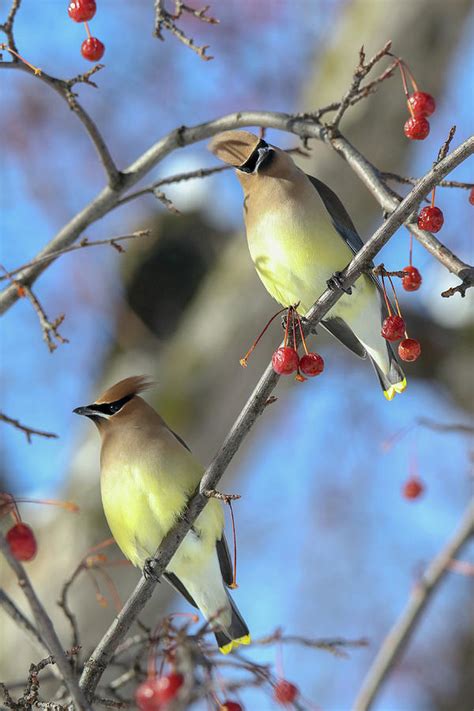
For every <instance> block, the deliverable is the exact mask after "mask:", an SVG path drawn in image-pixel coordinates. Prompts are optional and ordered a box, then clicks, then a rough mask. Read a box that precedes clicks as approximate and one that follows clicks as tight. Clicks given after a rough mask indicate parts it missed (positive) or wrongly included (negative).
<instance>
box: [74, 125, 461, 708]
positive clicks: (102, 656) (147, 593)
mask: <svg viewBox="0 0 474 711" xmlns="http://www.w3.org/2000/svg"><path fill="white" fill-rule="evenodd" d="M472 152H474V138H473V139H472V140H470V141H465V142H464V143H463V144H462V145H461V146H459V147H458V148H457V149H456V150H454V151H453V152H452V153H451V154H450V155H449V156H448V157H447V158H445V159H444V160H443V161H441V162H440V163H439V164H438V165H437V166H436V169H434V168H433V169H432V170H431V171H430V172H429V173H427V175H425V176H424V177H423V178H421V180H420V181H419V182H418V184H417V185H416V186H415V187H414V188H413V190H411V192H410V193H409V194H408V195H407V196H406V197H405V198H404V199H403V200H402V202H401V203H400V204H399V205H398V206H397V208H396V209H395V210H394V211H393V212H392V214H391V215H390V216H389V217H388V219H387V220H386V221H385V222H384V224H383V225H382V226H381V227H379V229H378V230H377V231H376V232H375V234H374V235H373V236H372V237H371V238H370V239H369V241H368V242H367V243H366V244H365V245H364V247H363V248H362V249H361V250H360V251H359V252H358V253H357V255H356V256H355V257H354V259H353V260H352V261H351V263H350V264H349V266H348V267H347V268H346V269H345V270H344V271H343V272H341V276H340V279H341V288H340V289H337V290H330V289H327V290H326V291H325V292H324V293H323V294H322V296H321V297H320V298H319V299H318V301H317V302H316V304H315V305H314V306H313V307H312V308H311V309H310V311H309V312H308V314H307V316H306V320H305V325H304V330H305V331H306V332H309V331H310V330H311V329H313V328H315V327H316V325H317V324H318V323H319V321H320V320H321V319H322V318H323V317H324V316H325V314H326V313H327V312H328V311H329V310H330V309H331V308H332V307H333V306H334V304H335V303H336V302H337V301H338V299H339V298H340V297H341V296H342V295H343V293H344V291H345V290H347V289H348V288H349V287H350V286H352V284H353V283H354V282H355V281H356V279H357V278H358V277H359V276H360V275H361V274H362V272H363V271H365V269H366V268H367V266H368V264H369V263H370V262H371V261H372V259H373V258H374V257H375V255H376V254H377V252H378V251H379V250H380V249H381V248H382V247H383V246H384V245H385V244H386V243H387V242H388V240H389V239H390V237H391V236H392V235H393V234H394V233H395V232H396V230H397V229H398V228H399V227H400V225H401V224H403V222H404V221H405V220H406V219H407V217H408V216H409V215H410V214H411V213H412V212H413V209H414V208H415V207H416V205H417V204H418V203H419V201H420V200H421V199H422V198H423V196H424V195H426V194H427V193H428V192H429V191H430V190H431V189H432V188H433V186H434V184H435V183H436V181H437V179H438V178H439V177H444V175H446V174H447V173H448V172H450V170H452V169H453V167H455V166H456V165H458V164H459V163H460V162H462V160H464V159H465V158H466V157H467V155H470V153H472ZM278 380H279V376H278V375H277V374H276V373H275V372H274V370H273V368H272V366H271V364H269V365H268V366H267V369H266V370H265V372H264V374H263V376H262V377H261V379H260V381H259V383H258V384H257V386H256V388H255V390H254V391H253V393H252V395H251V396H250V398H249V400H248V401H247V403H246V405H245V406H244V408H243V410H242V412H241V413H240V415H239V416H238V417H237V420H236V421H235V422H234V424H233V426H232V428H231V430H230V432H229V434H228V435H227V437H226V438H225V440H224V443H223V444H222V447H221V448H220V450H219V451H218V452H217V454H216V455H215V457H214V459H213V460H212V462H211V464H210V465H209V466H208V468H207V469H206V471H205V473H204V475H203V477H202V479H201V483H200V486H199V489H198V490H197V491H196V492H194V494H193V496H192V497H191V499H190V501H189V502H188V505H187V506H186V508H185V509H184V511H183V513H182V515H181V517H180V520H179V522H178V523H177V524H176V525H175V526H174V527H173V528H172V529H171V531H169V533H168V534H167V535H166V536H165V538H164V539H163V541H162V543H161V545H160V547H159V548H158V550H157V551H156V554H155V559H154V561H153V562H152V564H151V568H152V570H153V574H154V576H155V577H154V578H152V577H149V578H145V577H144V576H142V577H141V579H140V581H139V582H138V584H137V586H136V588H135V590H134V591H133V593H132V594H131V596H130V597H129V598H128V600H127V601H126V603H125V605H124V606H123V608H122V610H121V612H120V613H119V615H118V616H117V617H116V618H115V620H114V622H113V623H112V625H111V626H110V627H109V629H108V630H107V632H106V633H105V635H104V637H103V638H102V640H101V641H100V642H99V644H98V645H97V647H96V649H95V651H94V652H93V654H92V655H91V657H90V658H89V660H88V661H87V662H86V664H85V667H84V672H83V674H82V677H81V682H80V683H81V687H82V688H83V689H84V691H85V693H86V696H87V698H92V696H93V694H94V691H95V689H96V687H97V684H98V683H99V680H100V678H101V676H102V674H103V672H104V670H105V669H106V667H107V665H108V663H109V661H110V659H111V658H112V655H113V654H114V651H115V649H116V647H117V645H118V644H119V643H120V642H121V641H122V640H123V638H124V637H125V635H126V634H127V632H128V630H129V629H130V626H131V625H132V623H133V622H134V620H135V619H136V618H137V616H138V615H139V613H140V612H141V610H142V609H143V607H144V606H145V604H146V603H147V601H148V600H149V599H150V597H151V595H152V593H153V590H154V589H155V587H156V584H157V581H158V579H159V577H160V576H161V575H162V574H163V572H164V570H165V569H166V566H167V565H168V563H169V561H170V560H171V558H172V557H173V555H174V553H175V552H176V550H177V548H178V546H179V545H180V543H181V541H182V540H183V539H184V537H185V536H186V534H187V532H188V531H189V530H190V528H191V526H192V524H193V523H194V521H195V520H196V518H197V517H198V516H199V514H200V513H201V511H202V510H203V508H204V506H205V505H206V503H207V501H208V499H207V497H206V496H205V494H204V493H203V492H205V491H207V490H208V489H216V488H217V484H218V482H219V481H220V479H221V477H222V476H223V474H224V472H225V470H226V469H227V467H228V465H229V463H230V462H231V460H232V458H233V456H234V454H235V453H236V452H237V450H238V449H239V447H240V445H241V444H242V442H243V440H244V439H245V436H246V435H247V433H248V432H249V431H250V429H251V428H252V426H253V425H254V424H255V422H256V421H257V419H258V418H259V416H260V415H261V414H262V413H263V412H264V410H265V408H266V403H267V400H268V398H269V397H270V395H271V393H272V391H273V390H274V388H275V386H276V384H277V383H278Z"/></svg>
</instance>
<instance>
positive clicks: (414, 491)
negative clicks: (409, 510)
mask: <svg viewBox="0 0 474 711" xmlns="http://www.w3.org/2000/svg"><path fill="white" fill-rule="evenodd" d="M424 490H425V485H424V484H423V482H422V481H421V479H418V477H416V476H411V477H410V478H409V479H407V480H406V482H405V483H404V485H403V496H404V497H405V499H417V498H418V497H419V496H421V494H422V493H423V492H424Z"/></svg>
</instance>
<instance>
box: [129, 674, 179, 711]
mask: <svg viewBox="0 0 474 711" xmlns="http://www.w3.org/2000/svg"><path fill="white" fill-rule="evenodd" d="M183 681H184V679H183V677H182V676H181V674H176V673H175V672H173V673H171V674H164V675H163V676H157V675H156V674H153V673H152V674H149V675H148V677H147V679H145V681H143V682H142V683H141V684H140V686H139V687H138V688H137V690H136V692H135V702H136V704H137V706H138V708H139V709H140V711H160V710H161V709H163V708H164V707H165V706H166V705H167V704H168V702H169V701H172V699H174V698H175V697H176V696H177V694H178V692H179V690H180V688H181V687H182V685H183Z"/></svg>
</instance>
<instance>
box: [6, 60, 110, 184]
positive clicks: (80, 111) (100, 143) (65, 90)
mask: <svg viewBox="0 0 474 711" xmlns="http://www.w3.org/2000/svg"><path fill="white" fill-rule="evenodd" d="M98 66H99V68H100V66H101V65H98ZM0 69H18V70H19V71H22V72H26V73H27V74H30V75H31V76H33V77H35V79H38V80H39V81H42V82H44V83H45V84H47V85H48V86H49V87H51V88H52V89H54V91H55V92H56V93H57V94H59V96H61V97H62V98H63V99H64V100H65V101H66V102H67V104H68V106H69V108H70V109H71V110H72V111H74V113H75V114H76V115H77V117H78V119H79V120H80V121H81V123H82V124H83V126H84V128H85V129H86V131H87V133H88V135H89V138H90V139H91V141H92V143H93V144H94V147H95V149H96V151H97V154H98V156H99V159H100V161H101V163H102V165H103V167H104V170H105V172H106V174H107V178H108V182H109V186H110V187H111V188H112V189H113V190H114V189H116V188H118V187H119V186H120V184H121V182H122V174H121V173H120V171H119V170H118V168H117V166H116V165H115V162H114V160H113V158H112V155H111V153H110V151H109V149H108V146H107V144H106V142H105V140H104V138H103V136H102V134H101V132H100V131H99V129H98V128H97V126H96V124H95V122H94V121H93V120H92V118H91V117H90V116H89V114H88V113H87V111H86V110H85V109H84V108H83V107H82V105H81V104H80V103H79V102H78V100H77V95H76V94H75V93H74V92H73V91H72V89H71V87H72V86H73V85H74V84H77V83H79V82H83V83H86V84H89V85H90V86H95V84H94V82H91V81H88V80H87V79H86V77H87V76H89V77H90V75H91V74H92V73H94V72H95V71H98V69H96V68H94V70H93V71H91V72H86V74H80V75H78V76H77V77H74V78H73V79H58V78H57V77H53V76H50V75H49V74H46V72H43V71H41V72H40V73H37V72H35V71H33V70H32V69H31V68H30V67H29V66H27V65H26V64H24V63H23V62H19V61H11V62H5V61H1V62H0Z"/></svg>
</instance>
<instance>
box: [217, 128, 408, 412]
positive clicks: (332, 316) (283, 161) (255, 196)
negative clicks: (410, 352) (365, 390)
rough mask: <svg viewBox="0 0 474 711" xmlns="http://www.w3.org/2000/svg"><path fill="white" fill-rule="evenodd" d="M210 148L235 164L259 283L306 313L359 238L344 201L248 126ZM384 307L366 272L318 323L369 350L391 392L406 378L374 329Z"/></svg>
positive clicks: (356, 349)
mask: <svg viewBox="0 0 474 711" xmlns="http://www.w3.org/2000/svg"><path fill="white" fill-rule="evenodd" d="M209 149H210V150H211V151H212V153H214V154H215V155H216V156H217V157H218V158H220V160H222V161H223V162H224V163H227V164H229V165H232V166H234V167H235V168H236V169H237V170H236V174H237V177H238V179H239V182H240V184H241V186H242V188H243V191H244V220H245V226H246V230H247V241H248V245H249V250H250V255H251V257H252V260H253V263H254V264H255V268H256V270H257V273H258V275H259V277H260V279H261V280H262V282H263V284H264V286H265V287H266V289H267V291H268V292H269V293H270V294H271V296H273V298H275V299H276V300H277V301H278V302H279V303H280V304H282V306H285V307H287V306H291V305H294V304H297V303H299V306H298V312H299V313H300V314H304V313H306V312H307V311H308V310H309V309H310V307H311V306H312V305H313V303H314V302H315V301H316V299H317V298H318V297H319V296H320V295H321V294H322V293H323V291H324V290H325V289H326V286H327V284H328V280H331V277H333V275H334V274H336V273H337V272H339V271H341V270H342V269H343V268H344V267H345V266H346V265H347V264H348V263H349V262H350V261H351V259H352V257H353V256H354V254H356V253H357V252H358V251H359V250H360V249H361V247H362V246H363V242H362V240H361V239H360V237H359V235H358V234H357V231H356V229H355V227H354V225H353V223H352V220H351V218H350V217H349V215H348V214H347V212H346V210H345V208H344V206H343V204H342V203H341V201H340V200H339V198H338V197H337V195H335V194H334V193H333V191H332V190H331V189H330V188H329V187H328V186H327V185H325V184H324V183H322V182H321V181H320V180H317V178H313V177H312V176H310V175H306V174H305V173H304V172H303V171H302V170H300V169H299V168H298V167H297V166H296V165H295V163H294V161H293V159H292V158H291V156H289V155H288V154H287V153H285V152H284V151H282V150H281V149H280V148H277V147H276V146H271V145H269V144H268V143H266V141H264V140H263V139H260V138H258V137H257V136H255V135H254V134H252V133H249V132H247V131H225V132H224V133H220V134H219V135H217V136H215V137H214V138H213V139H212V141H211V142H210V144H209ZM383 308H384V307H383V300H382V298H381V287H380V285H379V283H378V281H377V279H376V278H375V277H374V276H372V275H371V274H364V275H362V276H361V277H359V279H358V280H357V281H356V283H355V285H354V286H353V287H352V295H349V294H347V295H346V294H344V295H343V296H342V297H341V298H340V299H339V301H338V302H337V304H335V305H334V306H333V308H332V309H331V310H330V311H329V313H328V314H327V315H326V317H325V318H324V320H322V321H321V324H322V325H323V326H324V328H326V329H327V330H328V331H329V332H330V333H331V334H332V335H333V336H335V337H336V338H337V339H338V340H339V341H341V343H343V344H344V345H345V346H346V347H347V348H349V350H351V351H352V352H353V353H355V354H356V355H358V356H359V357H361V358H365V357H366V356H367V355H368V356H369V359H370V361H371V363H372V365H373V366H374V368H375V371H376V373H377V375H378V377H379V380H380V384H381V385H382V389H383V391H384V395H385V397H386V398H387V399H388V400H391V399H392V398H393V397H394V395H395V393H401V392H403V390H404V389H405V387H406V379H405V376H404V374H403V371H402V369H401V368H400V365H399V364H398V362H397V360H396V358H395V355H394V352H393V350H392V347H391V345H390V344H389V343H388V342H387V341H386V340H385V339H384V338H383V337H382V335H381V333H380V330H381V321H382V314H383Z"/></svg>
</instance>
